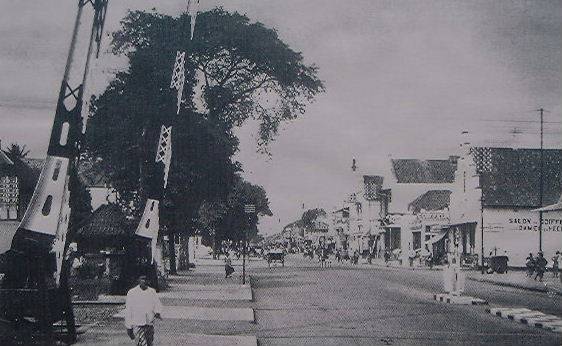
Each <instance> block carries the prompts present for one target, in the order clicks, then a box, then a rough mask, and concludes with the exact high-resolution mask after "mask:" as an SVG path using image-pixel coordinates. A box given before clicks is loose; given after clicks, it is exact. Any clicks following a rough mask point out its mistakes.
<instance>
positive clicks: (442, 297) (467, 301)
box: [433, 293, 488, 305]
mask: <svg viewBox="0 0 562 346" xmlns="http://www.w3.org/2000/svg"><path fill="white" fill-rule="evenodd" d="M433 300H436V301H438V302H443V303H448V304H458V305H488V301H486V300H484V299H480V298H475V297H470V296H454V295H450V294H446V293H437V294H434V295H433Z"/></svg>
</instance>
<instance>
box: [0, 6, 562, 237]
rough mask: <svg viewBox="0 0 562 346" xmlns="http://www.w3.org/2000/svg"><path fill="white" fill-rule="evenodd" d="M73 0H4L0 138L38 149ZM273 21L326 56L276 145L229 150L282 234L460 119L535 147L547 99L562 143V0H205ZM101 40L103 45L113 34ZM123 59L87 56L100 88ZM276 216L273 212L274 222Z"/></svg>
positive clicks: (450, 143) (245, 132)
mask: <svg viewBox="0 0 562 346" xmlns="http://www.w3.org/2000/svg"><path fill="white" fill-rule="evenodd" d="M186 2H187V1H186V0H165V1H155V0H153V1H149V0H112V1H110V8H109V12H108V18H107V23H106V29H107V30H108V31H114V30H116V29H117V28H118V25H119V20H120V19H121V18H122V17H123V16H124V15H125V13H126V11H127V10H128V9H150V8H152V7H155V8H156V9H157V10H158V11H161V12H164V13H167V14H171V15H178V14H179V13H180V11H183V10H184V9H185V3H186ZM76 3H77V1H76V0H42V1H21V0H1V4H2V11H1V12H0V77H1V82H0V120H1V122H0V139H1V140H2V143H3V145H4V146H5V145H6V144H8V143H10V142H19V143H25V144H27V146H28V147H29V148H30V149H31V150H32V156H34V157H42V156H44V155H45V152H46V147H47V142H48V136H49V131H50V126H51V123H52V118H53V115H54V104H55V101H56V98H57V93H58V88H59V83H60V80H61V78H62V73H63V69H64V63H65V58H66V54H67V49H68V44H69V40H70V30H71V27H72V23H73V19H74V15H75V11H76ZM201 3H202V9H203V10H205V9H209V8H212V7H215V6H223V7H224V8H225V9H228V10H231V11H238V12H241V13H246V14H247V15H248V16H249V17H250V19H251V20H253V21H260V22H263V23H264V24H266V25H267V26H269V27H274V28H275V29H276V30H277V31H278V33H279V36H280V37H281V39H283V40H284V41H285V42H287V43H288V44H289V45H290V46H291V47H292V48H293V49H295V50H297V51H301V52H302V53H303V55H304V56H305V59H306V61H307V62H309V63H315V64H316V65H318V66H319V68H320V78H321V79H322V80H323V81H325V84H326V88H327V92H326V93H325V94H323V95H320V96H319V97H318V98H317V100H316V102H314V103H313V104H312V105H311V106H310V107H308V109H307V112H306V114H305V115H304V117H303V118H302V119H299V120H296V121H294V122H292V123H290V124H286V125H284V126H283V129H282V131H281V132H280V135H279V137H278V138H277V140H276V141H275V142H274V143H272V145H271V152H272V157H271V158H267V157H266V156H263V155H260V154H257V153H256V150H255V149H256V146H255V137H254V133H255V128H254V127H253V126H252V125H251V124H250V125H248V126H246V127H244V128H243V129H240V131H239V135H240V138H241V147H240V149H241V150H240V153H239V155H238V157H237V159H238V160H240V161H241V162H242V163H243V165H244V169H245V175H246V177H247V179H248V180H250V181H251V182H253V183H256V184H260V185H263V186H264V187H265V189H266V191H267V193H268V196H269V199H270V204H271V209H272V211H273V212H274V214H275V216H274V217H273V218H267V219H264V220H262V230H263V231H264V232H265V233H271V232H278V231H279V230H280V227H281V226H282V225H285V224H287V223H288V222H291V221H293V220H294V219H296V218H298V217H299V216H300V213H302V210H301V207H302V204H303V203H304V204H305V207H306V208H313V207H324V208H326V209H331V208H333V207H334V206H339V205H341V201H342V199H343V198H344V196H345V194H346V193H348V192H349V186H348V182H349V176H350V166H351V160H352V157H356V158H357V160H358V163H359V166H360V167H361V170H362V171H363V172H368V173H372V174H377V173H379V174H380V173H381V172H383V171H385V170H386V169H385V166H387V165H388V161H389V157H390V156H392V157H395V158H446V157H448V156H449V155H452V154H455V153H456V151H457V148H458V144H459V141H460V137H459V134H460V132H461V131H462V130H464V129H467V130H469V131H470V133H471V136H472V137H473V141H474V142H475V143H478V144H483V145H492V146H524V147H530V146H532V147H536V146H538V144H539V135H538V133H539V132H538V131H539V124H538V123H537V122H530V121H535V120H538V114H537V113H536V112H534V110H535V109H537V108H539V107H541V106H542V107H544V108H546V109H547V110H548V111H549V113H546V115H545V119H546V120H547V121H548V122H549V123H547V124H546V125H545V129H546V135H545V144H546V147H551V148H561V147H562V135H561V127H562V124H561V123H560V122H561V121H562V107H561V103H560V100H561V92H562V40H561V34H562V2H561V1H499V0H498V1H484V0H482V1H453V0H443V1H414V0H411V1H398V0H388V1H377V0H346V1H342V0H228V1H225V0H222V1H219V0H213V1H211V0H201ZM108 41H109V40H107V39H106V40H105V44H106V46H105V49H107V43H108ZM116 67H119V62H118V60H116V59H114V58H112V57H111V56H109V54H108V53H104V54H102V55H101V57H100V59H99V60H98V61H97V62H95V63H94V65H93V66H92V77H91V80H90V81H91V82H92V85H93V88H91V91H93V92H98V91H99V90H101V89H102V87H103V86H104V83H106V81H107V79H108V78H110V77H111V72H112V71H113V69H115V68H116ZM279 219H281V222H279Z"/></svg>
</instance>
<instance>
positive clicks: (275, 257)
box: [266, 251, 285, 268]
mask: <svg viewBox="0 0 562 346" xmlns="http://www.w3.org/2000/svg"><path fill="white" fill-rule="evenodd" d="M266 259H267V266H268V267H269V268H271V263H281V266H282V267H284V266H285V253H283V252H282V251H275V252H273V251H272V252H268V253H267V257H266Z"/></svg>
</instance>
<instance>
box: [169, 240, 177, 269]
mask: <svg viewBox="0 0 562 346" xmlns="http://www.w3.org/2000/svg"><path fill="white" fill-rule="evenodd" d="M174 239H175V233H171V232H170V233H169V234H168V252H169V256H170V274H172V275H176V274H177V273H178V270H177V266H176V244H175V241H174Z"/></svg>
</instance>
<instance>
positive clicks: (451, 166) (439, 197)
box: [384, 156, 458, 264]
mask: <svg viewBox="0 0 562 346" xmlns="http://www.w3.org/2000/svg"><path fill="white" fill-rule="evenodd" d="M457 159H458V157H457V156H450V157H449V158H448V159H444V160H418V159H392V160H391V161H390V163H391V170H390V173H389V174H388V177H389V179H387V182H386V184H385V187H387V188H388V189H389V190H390V204H389V206H388V212H387V214H386V216H385V218H384V228H385V234H384V244H385V249H386V250H387V251H390V252H391V253H392V254H393V256H394V258H396V259H398V260H401V261H402V263H403V264H407V263H408V262H409V261H408V259H409V258H411V257H412V256H415V255H416V252H420V251H421V250H422V249H423V247H424V246H425V241H426V232H427V230H428V228H427V226H429V231H430V233H429V235H430V236H431V237H432V236H438V233H439V231H438V227H441V224H445V223H446V219H447V212H446V210H445V206H444V204H445V202H446V199H447V198H446V196H447V192H446V191H451V189H452V188H453V182H454V177H455V170H456V167H457ZM430 191H432V192H430ZM436 191H439V192H436ZM422 206H423V208H429V209H430V210H425V211H424V212H423V213H422V209H423V208H422ZM435 208H440V209H435ZM432 218H433V219H437V218H439V219H440V220H439V221H438V222H435V224H433V223H432V221H431V219H432ZM432 227H433V228H432ZM422 228H423V229H422ZM428 240H429V239H428Z"/></svg>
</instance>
